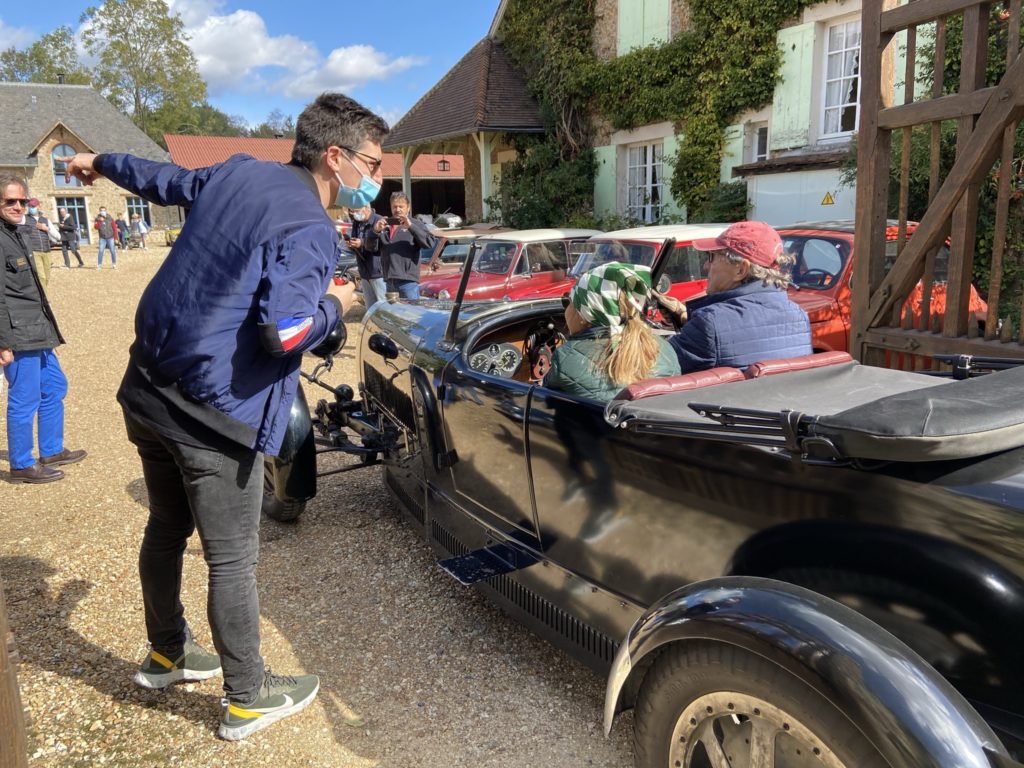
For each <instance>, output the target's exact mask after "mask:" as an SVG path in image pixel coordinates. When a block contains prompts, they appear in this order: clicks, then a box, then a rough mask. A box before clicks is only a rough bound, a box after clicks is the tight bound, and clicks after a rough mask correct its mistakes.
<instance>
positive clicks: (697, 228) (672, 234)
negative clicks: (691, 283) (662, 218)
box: [591, 224, 729, 240]
mask: <svg viewBox="0 0 1024 768" xmlns="http://www.w3.org/2000/svg"><path fill="white" fill-rule="evenodd" d="M728 226H729V225H728V224H661V225H658V226H655V227H634V228H633V229H619V230H616V231H615V232H604V233H602V234H600V235H596V236H594V237H592V238H591V240H667V239H669V238H672V239H673V240H698V239H700V238H704V237H718V236H719V235H720V234H722V232H723V231H724V230H725V228H726V227H728Z"/></svg>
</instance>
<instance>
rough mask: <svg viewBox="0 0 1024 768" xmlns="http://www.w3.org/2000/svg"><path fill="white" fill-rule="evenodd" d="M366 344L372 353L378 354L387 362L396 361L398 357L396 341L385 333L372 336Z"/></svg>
mask: <svg viewBox="0 0 1024 768" xmlns="http://www.w3.org/2000/svg"><path fill="white" fill-rule="evenodd" d="M366 344H367V346H368V347H369V348H370V351H371V352H376V353H377V354H378V355H380V356H381V357H383V358H384V359H385V360H394V359H395V358H396V357H398V345H397V344H395V342H394V339H392V338H390V337H389V336H386V335H384V334H383V333H374V334H372V335H371V336H370V339H369V341H367V343H366Z"/></svg>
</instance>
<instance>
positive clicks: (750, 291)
mask: <svg viewBox="0 0 1024 768" xmlns="http://www.w3.org/2000/svg"><path fill="white" fill-rule="evenodd" d="M693 247H694V248H696V249H697V250H698V251H705V252H706V253H707V259H706V263H707V273H708V287H707V295H706V296H702V297H701V298H699V299H693V300H692V301H690V302H688V303H687V304H685V305H684V304H681V303H679V302H677V301H674V300H671V301H667V300H665V299H666V298H667V297H663V298H659V301H661V303H662V306H663V307H665V309H666V310H667V311H668V312H669V314H671V315H673V317H674V318H675V320H676V321H677V324H678V325H680V326H682V327H681V330H680V331H679V333H677V334H676V335H675V336H674V337H672V339H670V343H671V344H672V346H673V347H674V348H675V351H676V355H677V356H678V357H679V366H680V368H681V369H682V372H683V373H689V372H691V371H703V370H706V369H708V368H715V367H717V366H722V365H725V366H732V367H735V368H746V367H747V366H749V365H751V364H753V363H756V362H758V361H759V360H771V359H774V358H779V357H795V356H797V355H807V354H810V353H811V351H812V350H811V324H810V321H809V320H808V319H807V314H806V313H805V312H804V311H803V310H802V309H801V308H800V307H799V306H798V305H797V304H795V303H794V302H792V301H790V300H789V297H788V296H787V295H786V287H787V286H788V285H789V280H790V277H789V276H790V270H791V268H792V264H793V257H792V256H789V255H787V254H784V253H783V250H782V240H781V239H780V238H779V234H778V233H777V232H776V231H775V230H774V229H773V228H772V227H770V226H769V225H768V224H765V223H764V222H763V221H740V222H737V223H735V224H733V225H732V226H730V227H729V228H728V229H726V230H725V231H724V232H722V234H720V235H719V236H718V237H712V238H707V239H703V240H694V241H693Z"/></svg>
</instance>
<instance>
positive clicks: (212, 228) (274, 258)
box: [68, 94, 387, 741]
mask: <svg viewBox="0 0 1024 768" xmlns="http://www.w3.org/2000/svg"><path fill="white" fill-rule="evenodd" d="M386 133H387V125H386V124H385V123H384V121H383V120H381V119H380V118H379V117H377V116H376V115H374V114H373V113H372V112H370V111H368V110H367V109H365V108H363V107H362V106H360V105H359V104H357V103H356V102H354V101H352V100H351V99H349V98H348V97H346V96H343V95H341V94H324V95H322V96H320V97H319V98H318V99H317V100H316V101H315V102H314V103H313V104H312V105H310V106H309V107H307V108H306V109H305V110H304V111H303V112H302V114H301V115H300V116H299V120H298V124H297V125H296V138H295V146H294V149H293V150H292V160H291V162H290V163H289V164H287V165H284V164H281V163H271V162H261V161H257V160H254V159H252V158H251V157H247V156H245V155H235V156H234V157H232V158H229V159H228V160H226V161H225V162H223V163H219V164H217V165H214V166H211V167H209V168H200V169H197V170H193V171H190V170H186V169H184V168H180V167H178V166H176V165H173V164H170V163H157V162H151V161H148V160H143V159H140V158H137V157H133V156H131V155H122V154H104V155H81V154H80V155H76V156H75V157H74V158H73V159H69V165H68V169H69V172H70V173H73V174H74V175H75V176H76V177H78V178H80V179H81V180H82V181H84V182H85V183H86V184H89V183H91V182H92V181H93V179H95V178H96V176H98V175H99V176H104V177H106V178H108V179H110V180H111V181H113V182H115V183H116V184H118V185H119V186H121V187H124V188H125V189H127V190H129V191H130V192H131V193H132V194H134V195H138V196H140V197H142V198H145V199H146V200H148V201H150V202H151V203H155V204H157V205H172V206H173V205H176V206H182V207H185V208H190V209H191V211H190V213H189V217H188V221H187V223H186V225H185V227H184V228H183V229H182V232H181V236H180V237H179V238H178V239H177V240H176V241H175V243H174V246H173V248H172V249H171V252H170V254H169V256H168V257H167V259H166V260H165V261H164V263H163V265H162V266H161V267H160V269H159V271H158V272H157V273H156V276H155V277H154V278H153V280H152V281H151V282H150V284H149V286H148V287H147V288H146V291H145V293H143V295H142V299H141V301H140V302H139V308H138V311H137V313H136V316H135V332H136V336H135V343H134V344H133V345H132V347H131V353H130V359H129V363H128V369H127V370H126V371H125V375H124V379H123V381H122V383H121V388H120V390H119V392H118V400H119V402H120V403H121V406H122V408H123V409H124V417H125V424H126V427H127V430H128V437H129V439H130V440H131V441H132V442H133V443H135V445H136V446H137V447H138V451H139V456H140V457H141V459H142V470H143V474H144V476H145V480H146V488H147V489H148V491H149V504H150V507H149V508H150V512H149V521H148V523H147V525H146V531H145V534H144V536H143V540H142V547H141V551H140V554H139V573H140V576H141V579H142V595H143V602H144V607H145V616H146V630H147V632H148V635H149V642H150V644H151V646H152V651H151V652H150V654H149V656H148V657H147V658H146V660H145V662H144V663H143V664H142V667H141V668H140V669H139V671H138V673H137V674H136V675H135V682H136V683H137V684H139V685H141V686H143V687H145V688H163V687H165V686H167V685H169V684H171V683H173V682H176V681H179V680H202V679H206V678H209V677H212V676H214V675H216V674H218V673H219V672H220V671H221V667H222V666H223V674H224V692H225V695H226V698H225V699H224V702H223V716H222V720H221V725H220V729H219V731H218V735H220V736H221V738H224V739H228V740H232V741H234V740H238V739H242V738H245V737H246V736H248V735H249V734H251V733H252V732H254V731H256V730H259V729H260V728H263V727H265V726H267V725H269V724H271V723H273V722H275V721H276V720H279V719H281V718H282V717H287V716H288V715H291V714H294V713H295V712H298V711H299V710H301V709H302V708H304V707H305V706H306V705H308V704H309V703H310V702H311V701H312V699H313V697H314V696H315V695H316V693H317V690H318V689H319V682H320V681H319V679H318V678H317V677H316V676H315V675H300V676H296V677H283V676H279V675H272V674H270V670H269V669H265V668H264V664H263V658H262V657H261V656H260V632H259V623H260V614H259V600H258V597H257V593H256V561H257V555H258V549H259V525H260V507H261V501H262V494H263V454H264V453H266V454H276V453H277V451H278V449H279V447H280V445H281V441H282V438H283V436H284V432H285V428H286V426H287V423H288V413H289V410H290V408H291V405H292V401H293V399H294V396H295V391H296V388H297V385H298V378H299V364H300V361H301V360H300V358H301V356H302V352H304V351H305V350H307V349H309V348H311V347H313V346H315V345H317V344H319V343H320V342H321V341H323V340H324V339H325V338H326V337H327V336H328V334H329V333H330V332H331V331H332V330H333V329H334V327H335V325H337V323H338V322H339V321H340V318H341V315H342V314H343V312H344V310H345V309H346V308H347V307H348V306H349V305H350V303H351V301H352V293H353V290H354V287H353V286H352V284H351V283H349V284H346V285H343V286H336V285H333V283H332V281H331V276H332V274H333V270H334V266H335V264H336V263H337V260H338V234H337V231H336V230H335V228H334V222H332V221H331V219H330V218H329V217H328V216H327V212H326V210H325V209H326V207H327V206H328V205H329V204H330V203H332V202H333V203H335V204H336V205H339V206H343V207H358V206H360V205H363V204H364V203H365V202H368V201H366V200H364V199H363V197H364V196H366V195H365V193H364V191H363V190H364V189H366V188H377V187H378V185H379V182H380V170H379V161H380V155H381V149H380V141H381V139H382V138H383V137H384V136H385V134H386ZM367 158H368V160H367ZM374 159H376V161H377V162H376V163H375V167H374V169H373V170H372V171H370V170H369V168H368V166H367V163H368V162H370V161H373V160H374ZM371 176H376V179H373V178H371ZM239 201H242V202H241V203H240V202H239ZM194 529H195V530H198V532H199V538H200V540H201V542H202V545H203V555H204V557H205V559H206V563H207V565H208V567H209V575H210V580H209V596H208V604H207V616H208V618H209V621H210V628H211V630H212V634H213V643H214V646H215V647H216V649H217V653H218V654H219V658H218V656H217V655H215V654H211V653H208V652H207V651H205V650H204V649H203V648H201V647H200V646H199V645H197V644H196V643H195V641H194V640H193V639H192V637H191V634H190V632H189V629H188V625H187V624H186V622H185V617H184V609H183V608H182V604H181V601H180V598H179V595H180V591H181V574H182V555H183V553H184V551H185V545H186V541H187V539H188V537H189V536H190V535H191V533H192V531H193V530H194Z"/></svg>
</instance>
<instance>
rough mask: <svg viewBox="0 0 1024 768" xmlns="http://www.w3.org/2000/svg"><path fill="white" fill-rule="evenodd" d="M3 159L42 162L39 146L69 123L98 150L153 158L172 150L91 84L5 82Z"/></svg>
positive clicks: (1, 88)
mask: <svg viewBox="0 0 1024 768" xmlns="http://www.w3.org/2000/svg"><path fill="white" fill-rule="evenodd" d="M0 115H7V118H8V119H7V120H5V121H4V129H3V131H0V165H8V166H10V165H15V166H34V165H37V158H36V157H35V154H34V152H35V150H36V147H37V146H38V144H39V142H40V141H42V140H43V139H44V138H46V136H47V135H48V134H49V133H50V131H51V130H53V128H54V127H55V126H57V125H64V126H66V127H67V128H68V129H69V130H70V131H72V132H73V133H74V134H75V135H76V136H78V137H79V138H81V139H82V141H84V142H86V143H87V144H88V145H89V149H91V150H92V151H94V152H129V153H131V154H133V155H138V156H139V157H145V158H148V159H150V160H162V161H166V160H167V153H166V152H164V151H163V149H161V148H160V145H159V144H157V143H156V142H155V141H153V140H152V139H151V138H149V136H147V135H146V134H145V133H143V132H142V131H140V130H139V129H138V128H137V127H136V126H135V123H133V122H132V121H131V120H130V119H128V118H127V117H125V116H124V115H122V114H121V113H120V112H118V111H117V109H115V108H114V106H113V105H112V104H111V103H110V102H109V101H107V100H106V99H104V98H103V97H102V96H101V95H100V94H99V93H98V92H97V91H96V90H94V89H93V88H92V86H89V85H56V84H48V83H0Z"/></svg>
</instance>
